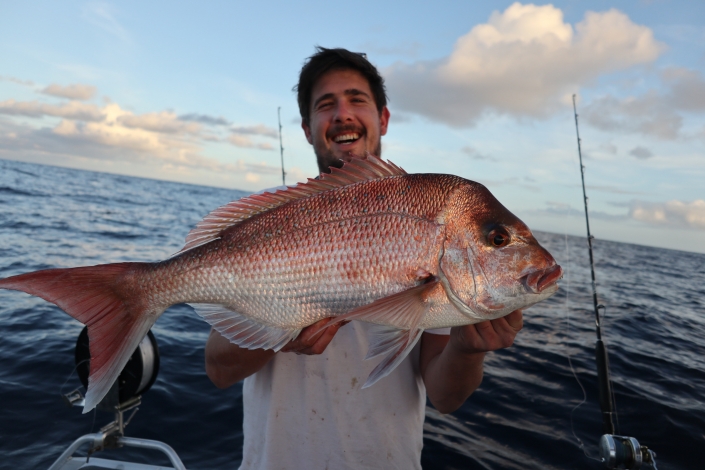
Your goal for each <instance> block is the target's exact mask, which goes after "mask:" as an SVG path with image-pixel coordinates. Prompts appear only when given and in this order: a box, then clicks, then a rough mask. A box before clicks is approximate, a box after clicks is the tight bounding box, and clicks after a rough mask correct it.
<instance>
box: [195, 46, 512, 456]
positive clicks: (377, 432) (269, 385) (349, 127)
mask: <svg viewBox="0 0 705 470" xmlns="http://www.w3.org/2000/svg"><path fill="white" fill-rule="evenodd" d="M296 89H297V91H298V102H299V109H300V112H301V121H302V123H301V126H302V128H303V130H304V133H305V134H306V138H307V139H308V141H309V143H310V144H311V145H313V149H314V152H315V154H316V158H317V161H318V167H319V170H320V171H321V172H330V169H329V168H330V167H331V166H332V167H341V166H342V164H343V160H344V159H345V158H346V157H348V156H349V155H365V154H367V153H371V154H373V155H376V156H380V154H381V150H382V148H381V137H382V136H383V135H385V134H386V132H387V125H388V123H389V116H390V114H389V110H388V109H387V97H386V93H385V89H384V80H383V79H382V77H381V76H380V75H379V72H378V71H377V69H376V68H375V67H374V66H373V65H372V64H371V63H370V62H368V61H367V59H366V58H365V57H364V56H363V55H361V54H356V53H353V52H350V51H347V50H345V49H325V48H318V52H317V53H316V54H314V55H313V56H311V57H310V58H309V59H308V61H307V62H306V64H304V67H303V68H302V70H301V74H300V77H299V84H298V85H297V87H296ZM328 321H329V320H328V319H325V320H322V321H320V322H318V323H316V324H314V325H311V326H310V327H308V328H305V329H304V330H303V331H302V332H301V333H300V334H299V336H298V337H297V338H296V339H295V340H292V341H291V342H290V343H289V344H287V345H286V346H285V347H284V348H282V350H281V351H280V352H278V353H274V352H273V351H271V350H262V349H256V350H248V349H242V348H239V347H238V346H236V345H234V344H231V343H230V342H229V341H228V340H226V339H224V338H223V337H222V336H221V335H220V334H219V333H217V332H215V331H211V334H210V337H209V339H208V343H207V345H206V372H207V374H208V376H209V377H210V379H211V380H212V381H213V383H214V384H215V385H216V386H218V387H220V388H225V387H229V386H231V385H233V384H234V383H236V382H238V381H240V380H243V379H245V382H244V385H243V408H244V419H243V429H244V434H245V442H244V446H243V460H242V465H241V467H240V468H241V469H248V470H249V469H299V468H300V469H319V468H321V469H323V468H330V469H358V468H366V469H375V468H379V469H404V470H406V469H420V468H421V448H422V446H423V422H424V416H425V404H426V396H427V395H428V397H429V399H430V400H431V402H432V403H433V405H434V406H435V407H436V408H437V409H438V410H439V411H441V412H442V413H449V412H452V411H455V410H456V409H457V408H459V407H460V406H461V405H462V404H463V402H464V401H465V400H466V399H467V398H468V397H469V396H470V394H471V393H472V392H473V391H475V389H476V388H477V387H478V386H479V385H480V382H481V381H482V363H483V360H484V356H485V353H486V352H487V351H492V350H496V349H500V348H505V347H508V346H510V345H511V344H512V343H513V341H514V338H515V336H516V334H517V333H518V331H519V330H520V329H521V327H522V314H521V312H519V311H517V312H513V313H511V314H509V315H507V316H506V317H503V318H500V319H497V320H492V321H488V322H483V323H478V324H476V325H469V326H464V327H458V328H452V329H446V330H442V331H440V330H439V331H426V332H424V333H423V336H422V337H421V341H420V342H419V344H417V346H416V347H415V349H414V350H413V351H412V352H411V353H410V354H409V356H408V357H407V358H406V359H404V361H403V362H402V363H401V364H400V365H399V366H398V367H397V368H396V369H395V370H394V371H393V372H392V373H391V374H390V375H389V376H388V377H385V378H384V379H382V380H380V381H379V382H378V383H376V384H375V385H373V386H371V387H369V388H366V389H364V390H363V389H361V386H362V384H363V383H364V381H365V379H366V378H367V376H368V375H369V373H370V372H371V371H372V369H373V368H374V367H375V366H376V363H375V361H364V360H363V358H364V357H365V355H366V354H367V349H368V335H369V329H370V328H371V326H370V325H369V324H366V323H361V322H352V323H350V324H348V325H347V326H343V327H341V325H340V324H338V325H335V326H332V327H330V328H328V329H326V330H323V331H321V332H318V333H316V334H314V332H315V331H316V329H317V328H318V327H319V326H321V325H324V324H326V323H327V322H328ZM292 353H294V354H292Z"/></svg>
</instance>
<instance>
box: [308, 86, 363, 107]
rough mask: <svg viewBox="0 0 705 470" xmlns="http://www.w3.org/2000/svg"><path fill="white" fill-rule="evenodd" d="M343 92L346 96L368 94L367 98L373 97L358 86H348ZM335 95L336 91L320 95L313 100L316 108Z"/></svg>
mask: <svg viewBox="0 0 705 470" xmlns="http://www.w3.org/2000/svg"><path fill="white" fill-rule="evenodd" d="M343 94H344V95H346V96H358V95H363V96H366V97H367V98H371V96H370V95H369V94H368V93H366V92H364V91H362V90H359V89H357V88H348V89H347V90H345V91H344V92H343ZM334 97H335V94H334V93H326V94H325V95H321V96H319V97H318V98H317V99H316V101H314V102H313V107H314V108H315V107H316V106H318V104H319V103H320V102H321V101H325V100H328V99H331V98H334Z"/></svg>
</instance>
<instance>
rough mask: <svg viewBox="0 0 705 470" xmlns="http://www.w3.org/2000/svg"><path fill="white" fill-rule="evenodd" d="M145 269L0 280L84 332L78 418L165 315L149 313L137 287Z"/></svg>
mask: <svg viewBox="0 0 705 470" xmlns="http://www.w3.org/2000/svg"><path fill="white" fill-rule="evenodd" d="M145 266H147V263H116V264H104V265H99V266H86V267H80V268H70V269H46V270H43V271H36V272H32V273H27V274H21V275H19V276H13V277H8V278H6V279H1V280H0V288H2V289H11V290H19V291H23V292H26V293H28V294H31V295H35V296H37V297H41V298H42V299H44V300H46V301H48V302H51V303H53V304H56V305H57V306H58V307H60V308H61V309H62V310H63V311H65V312H66V313H68V314H69V315H71V316H72V317H73V318H75V319H76V320H78V321H80V322H81V323H83V324H84V325H86V326H87V327H88V338H89V340H90V351H91V362H90V375H89V377H88V391H87V392H86V400H85V405H84V408H83V412H84V413H87V412H88V411H90V410H92V409H93V408H94V407H95V406H96V405H97V404H98V403H99V402H100V401H101V400H102V399H103V397H104V396H105V395H106V394H107V393H108V391H109V390H110V387H111V386H112V384H113V383H114V382H115V379H117V377H118V375H119V374H120V371H122V369H123V368H124V367H125V364H126V363H127V361H128V360H129V359H130V356H131V355H132V353H133V352H134V350H135V349H136V348H137V346H138V345H139V343H140V341H141V340H142V338H143V337H144V336H145V335H146V334H147V332H148V331H149V329H150V328H151V327H152V325H153V324H154V322H155V321H156V319H157V317H158V316H159V314H160V313H161V312H162V311H163V310H164V309H165V308H161V309H157V310H155V309H154V308H152V307H151V306H150V305H149V303H148V302H147V299H146V296H145V295H144V294H143V290H142V289H141V288H140V287H139V286H140V283H139V282H138V281H139V279H138V278H139V276H138V275H139V274H140V273H141V272H144V268H145Z"/></svg>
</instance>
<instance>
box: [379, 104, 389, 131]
mask: <svg viewBox="0 0 705 470" xmlns="http://www.w3.org/2000/svg"><path fill="white" fill-rule="evenodd" d="M389 116H390V114H389V109H388V108H387V107H386V106H385V107H384V108H382V112H381V113H379V135H380V136H382V135H385V134H386V133H387V126H388V125H389Z"/></svg>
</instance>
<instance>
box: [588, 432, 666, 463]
mask: <svg viewBox="0 0 705 470" xmlns="http://www.w3.org/2000/svg"><path fill="white" fill-rule="evenodd" d="M599 453H600V459H601V460H602V462H604V464H605V466H606V467H607V468H609V469H625V470H638V469H640V468H641V466H642V464H648V465H650V466H651V467H652V468H654V469H656V453H655V452H654V451H652V450H649V448H648V447H646V446H642V445H639V441H637V440H636V439H635V438H633V437H627V436H616V435H614V434H604V435H603V436H602V437H601V438H600V450H599Z"/></svg>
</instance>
